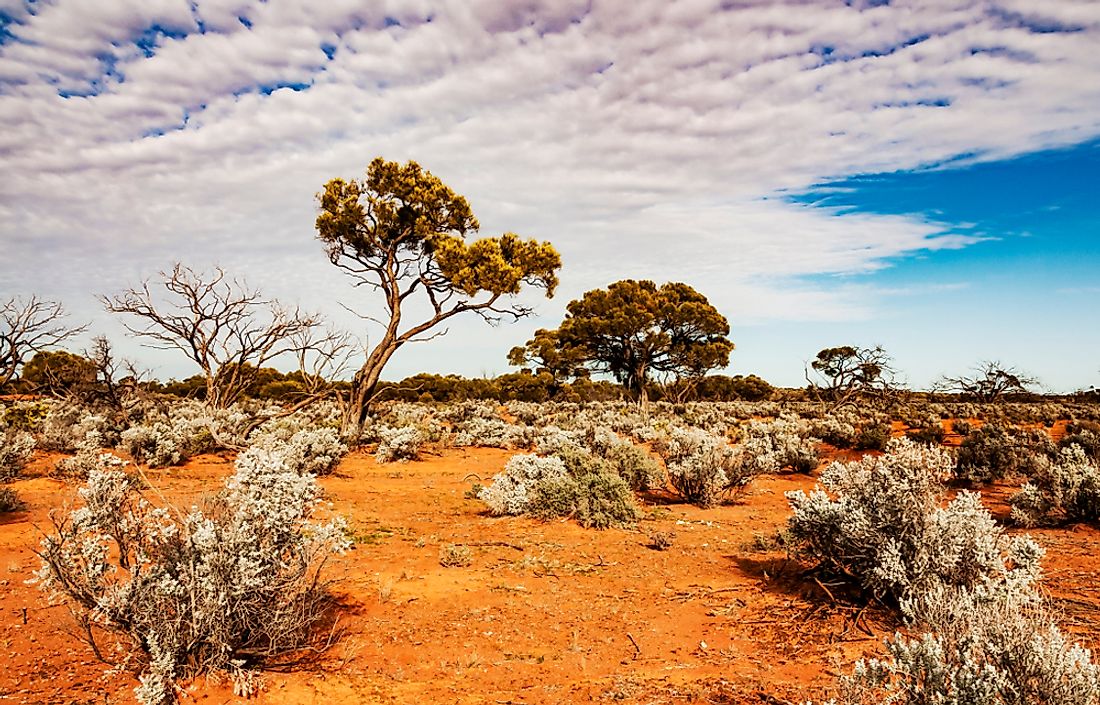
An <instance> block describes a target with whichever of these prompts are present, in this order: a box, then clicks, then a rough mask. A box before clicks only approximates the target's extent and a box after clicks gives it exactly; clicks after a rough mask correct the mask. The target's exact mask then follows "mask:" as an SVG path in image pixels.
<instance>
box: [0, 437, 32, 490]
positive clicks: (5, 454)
mask: <svg viewBox="0 0 1100 705" xmlns="http://www.w3.org/2000/svg"><path fill="white" fill-rule="evenodd" d="M32 455H34V436H32V435H31V434H29V433H26V432H25V431H6V432H4V433H0V482H8V481H9V480H13V479H15V478H16V477H18V476H19V473H21V472H22V471H23V466H24V465H26V464H27V461H28V460H30V459H31V456H32Z"/></svg>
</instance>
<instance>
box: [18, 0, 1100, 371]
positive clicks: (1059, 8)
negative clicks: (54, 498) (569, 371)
mask: <svg viewBox="0 0 1100 705" xmlns="http://www.w3.org/2000/svg"><path fill="white" fill-rule="evenodd" d="M0 8H2V11H3V12H4V13H5V14H6V15H7V16H9V17H11V18H12V19H13V20H14V22H13V23H12V24H10V25H9V28H8V29H9V31H10V32H11V33H12V34H14V35H15V37H16V39H15V40H9V41H7V42H6V43H4V44H3V45H2V46H0V168H2V169H3V174H4V178H3V179H2V180H0V229H2V230H3V237H4V244H5V245H7V251H8V256H7V257H6V258H5V259H4V260H3V263H2V264H0V288H3V289H5V290H6V289H9V288H10V289H12V290H21V291H30V290H35V291H44V290H48V289H53V290H55V291H57V292H59V293H60V294H65V295H66V296H77V295H83V294H84V293H85V292H87V291H103V290H106V289H109V288H111V287H115V288H117V286H118V285H121V284H124V283H128V282H130V281H132V280H133V279H134V278H135V277H136V276H137V274H139V273H145V274H148V273H151V272H153V271H155V270H156V269H157V268H160V267H163V266H165V265H167V264H168V262H169V261H170V260H172V259H176V258H179V259H184V260H188V261H194V260H197V261H196V262H195V263H196V264H197V265H199V266H201V265H202V264H204V263H208V262H213V261H221V262H223V263H225V264H226V265H227V266H228V265H229V264H231V263H232V264H237V265H239V266H240V267H242V268H243V269H245V270H247V272H248V274H249V276H250V278H251V279H252V280H253V281H254V282H255V283H257V284H262V285H264V286H265V288H267V289H272V290H275V291H276V292H277V293H284V294H289V295H291V296H300V297H302V298H304V299H312V300H313V301H314V302H315V303H316V304H317V305H322V306H323V305H324V304H326V303H329V302H330V300H331V298H332V297H334V296H339V295H342V294H339V293H337V292H338V290H339V291H342V290H340V289H339V286H340V285H338V284H331V283H325V284H323V285H321V284H318V283H317V282H318V281H321V280H326V278H328V279H331V278H332V277H333V276H334V272H331V271H328V269H326V268H327V264H326V263H325V262H324V258H323V257H322V256H321V255H320V251H319V248H318V247H317V246H316V244H315V243H314V242H313V241H312V219H313V216H314V203H313V200H312V198H313V194H314V193H315V192H316V191H317V190H319V188H320V186H321V185H322V183H323V182H324V181H325V180H326V179H328V178H330V177H332V176H336V175H342V176H354V175H357V174H359V173H361V171H362V169H363V167H364V166H365V165H366V164H367V163H368V162H369V161H370V159H371V158H372V157H373V156H375V155H379V154H381V155H384V156H386V157H387V158H391V159H402V160H403V159H409V158H414V159H417V160H418V161H420V162H421V163H422V164H424V165H425V166H427V167H428V168H430V169H431V170H432V171H434V172H436V173H437V174H439V175H440V176H441V177H443V178H444V180H445V181H446V182H447V183H449V184H450V185H452V186H453V187H454V188H456V190H458V191H460V192H462V193H464V194H466V195H468V196H469V198H470V200H471V202H472V204H473V205H474V208H475V211H476V212H477V213H478V215H479V216H480V218H481V220H482V223H483V225H484V226H485V227H484V229H485V231H486V232H490V233H492V232H499V231H501V230H505V229H510V230H516V231H518V232H521V233H524V234H529V235H532V236H536V237H539V238H543V239H550V240H552V241H553V242H554V243H555V244H557V245H558V246H559V248H560V249H561V250H562V251H563V253H564V255H565V257H566V269H565V271H564V272H563V293H562V297H561V298H560V299H559V300H556V301H555V303H554V304H552V305H549V304H548V305H546V306H544V310H545V311H546V312H547V314H546V315H547V316H549V317H553V316H554V315H559V314H560V310H561V308H562V306H563V305H564V301H567V300H568V296H570V295H573V294H575V293H579V292H580V291H583V290H584V289H586V288H590V287H593V286H599V285H602V284H605V283H607V282H609V281H612V280H614V279H617V278H622V277H629V276H646V277H652V278H655V279H684V280H687V281H690V282H692V283H693V284H696V285H697V286H698V288H699V289H700V290H702V291H704V292H705V293H707V294H708V295H710V296H711V298H712V299H714V300H715V301H716V302H717V303H719V304H720V306H721V307H722V308H723V310H724V311H726V312H727V313H728V314H729V315H730V317H731V318H734V317H738V318H739V319H740V320H771V319H777V318H778V319H789V320H799V319H830V320H832V319H853V318H861V317H867V316H871V315H873V314H874V310H875V302H876V299H877V298H878V296H877V295H876V294H875V293H874V290H873V289H872V288H869V287H865V286H859V285H853V284H852V279H851V277H850V276H848V275H853V274H860V273H867V272H871V271H874V270H876V269H878V268H881V267H883V266H888V265H889V263H890V262H892V261H895V260H896V259H897V258H901V257H906V256H912V255H914V254H920V253H927V252H931V251H936V250H940V249H944V248H953V247H962V246H965V245H967V244H969V243H971V242H973V241H974V238H973V237H969V236H967V235H965V234H959V233H965V232H966V230H965V228H963V229H959V228H955V229H953V228H952V227H951V225H950V224H942V223H937V222H933V221H930V220H928V219H927V218H923V217H910V218H906V217H881V216H872V215H858V214H851V213H847V214H845V213H840V212H837V211H833V210H827V209H821V208H811V207H807V206H798V205H792V204H789V203H786V202H785V201H783V200H781V199H774V198H773V199H768V197H769V196H772V195H774V194H775V193H777V192H778V191H780V190H782V189H797V188H803V187H806V186H808V185H811V184H813V183H815V182H818V181H821V180H823V179H828V178H834V177H842V176H845V175H850V174H856V173H867V172H878V171H890V170H897V169H909V168H913V167H917V166H920V165H927V164H933V163H937V162H939V161H942V160H945V159H949V158H955V157H958V156H960V155H967V154H978V155H980V156H979V158H999V157H1004V156H1008V155H1013V154H1019V153H1024V152H1028V151H1032V150H1037V149H1041V148H1046V147H1053V146H1059V145H1065V144H1072V143H1075V142H1078V141H1081V140H1084V139H1088V138H1092V137H1095V136H1096V135H1098V134H1100V53H1098V52H1096V51H1095V46H1096V45H1097V40H1098V34H1100V5H1097V4H1096V3H1093V2H1068V1H1060V2H1051V3H1043V4H1042V5H1038V4H1035V3H1030V2H1024V1H1023V0H1012V1H1007V0H1005V1H1001V2H993V3H990V2H977V1H974V2H935V1H933V0H929V1H927V2H910V3H904V4H899V5H897V6H885V5H884V6H877V7H870V8H865V9H863V10H862V11H861V9H860V8H859V7H842V6H839V5H838V4H835V3H825V2H797V1H794V0H792V1H791V2H788V3H774V2H759V3H755V4H753V3H738V4H735V5H731V4H729V3H720V2H716V1H699V0H693V1H692V2H676V3H668V2H664V0H652V1H651V2H637V1H634V2H600V1H599V0H592V1H591V2H587V1H583V2H582V1H572V2H537V1H534V0H532V1H526V2H520V3H499V2H491V1H489V0H486V1H484V2H476V3H471V2H452V3H436V2H413V3H407V2H401V3H398V2H389V3H369V4H364V3H362V2H358V1H356V0H340V1H338V2H325V3H316V2H305V1H304V0H302V1H300V2H290V1H289V0H284V1H281V2H278V3H263V2H258V1H252V2H245V1H242V0H220V1H218V2H210V1H207V0H201V1H200V2H198V3H196V7H194V8H192V7H191V3H189V2H186V1H184V0H157V1H156V2H151V1H149V2H146V1H142V2H138V1H136V0H135V1H133V2H122V1H121V0H111V1H108V0H103V1H101V2H95V3H88V2H84V1H83V0H56V1H55V2H53V3H40V4H39V6H38V8H39V9H35V10H34V11H33V12H29V11H27V9H26V8H27V6H24V5H21V4H19V3H11V2H5V3H4V4H3V5H0ZM241 18H243V21H242V19H241ZM200 24H201V26H202V27H203V28H204V29H205V33H200V32H199V26H200ZM154 25H156V26H160V27H161V28H164V29H168V30H171V31H172V32H178V33H183V34H186V36H182V37H178V36H163V35H160V36H157V37H156V38H155V46H154V47H152V48H151V53H152V56H151V57H148V58H147V57H146V56H145V53H144V52H142V51H139V50H138V48H137V47H136V46H135V45H134V44H133V41H134V39H135V38H136V37H138V36H139V35H141V33H142V32H143V31H145V30H149V29H150V28H151V27H153V26H154ZM1058 28H1063V29H1067V30H1068V29H1072V30H1074V31H1060V32H1055V31H1048V30H1051V29H1058ZM1040 29H1041V30H1043V31H1037V30H1040ZM1033 30H1036V31H1033ZM326 52H327V53H326ZM328 54H332V57H331V59H330V58H329V56H328ZM105 57H111V59H110V61H106V60H105ZM108 68H110V69H111V70H110V71H107V69H108ZM288 84H299V85H305V86H308V88H307V89H305V90H299V91H295V90H292V89H290V88H283V89H279V90H272V89H274V88H275V87H276V86H279V85H288ZM59 90H60V91H71V90H76V91H78V92H90V93H91V95H88V96H86V97H70V98H68V99H65V98H62V97H60V96H59ZM265 90H267V91H270V94H265V92H264V91H265ZM160 132H164V133H165V134H163V135H161V136H156V135H157V133H160ZM44 251H48V252H49V253H50V255H51V256H50V257H43V256H42V253H43V252H44ZM104 258H106V259H104ZM62 270H63V271H65V272H67V273H68V276H67V278H66V280H65V281H57V280H54V279H52V278H51V277H50V276H49V275H52V274H55V273H57V272H58V271H62ZM821 275H837V277H838V278H836V279H835V281H834V280H828V279H822V278H821ZM269 282H270V284H269ZM280 290H281V291H280ZM323 307H324V308H326V309H328V308H330V307H329V306H323ZM547 322H551V323H552V322H553V321H547ZM471 330H473V329H471ZM474 335H475V334H474V333H470V337H471V338H472V337H473V336H474ZM518 335H519V334H510V335H508V336H502V337H507V338H508V340H507V341H505V342H504V343H502V346H503V347H504V349H506V348H507V346H508V344H510V343H511V342H514V341H513V340H512V338H514V337H517V336H518ZM462 340H463V339H462V338H461V336H460V337H459V339H458V340H456V341H453V342H452V344H454V345H458V346H460V347H461V345H462V344H463V343H462Z"/></svg>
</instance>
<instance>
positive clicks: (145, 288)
mask: <svg viewBox="0 0 1100 705" xmlns="http://www.w3.org/2000/svg"><path fill="white" fill-rule="evenodd" d="M161 277H162V279H163V282H162V284H163V286H164V288H165V290H166V291H167V295H166V296H163V297H158V296H154V294H153V293H152V291H150V288H149V283H148V282H144V283H143V284H142V285H141V287H140V288H132V289H128V290H126V291H124V292H122V293H121V294H118V295H117V296H113V297H107V296H104V297H101V301H102V302H103V304H104V307H105V308H106V309H107V310H108V311H110V312H111V313H121V314H126V315H129V316H132V317H135V318H137V319H138V323H137V324H130V323H124V324H123V325H125V326H126V329H127V330H128V331H130V333H131V334H133V335H135V336H137V337H139V338H143V339H145V340H147V341H152V343H151V345H152V346H153V347H161V348H175V349H178V350H180V351H182V352H183V353H184V354H186V355H187V356H188V358H189V359H191V360H192V361H194V362H195V364H196V365H198V366H199V369H200V370H202V373H203V375H204V376H205V377H206V389H207V396H206V402H207V404H208V405H210V406H211V407H213V408H225V407H227V406H229V405H231V404H233V403H234V402H235V401H238V400H239V399H240V398H241V396H242V395H243V394H244V392H245V390H246V389H247V388H248V387H249V385H250V384H251V383H252V382H253V381H254V380H255V379H256V375H257V374H258V372H259V369H260V368H261V367H263V366H264V365H265V364H267V363H269V362H270V361H271V360H273V359H274V358H276V357H279V356H280V355H283V354H286V353H295V352H296V351H299V350H301V349H302V340H301V339H299V338H296V337H297V336H302V335H308V334H311V333H312V332H313V331H315V330H316V329H318V328H319V327H320V326H321V323H322V322H321V319H320V316H318V315H316V314H309V313H304V312H302V310H301V309H299V308H297V307H295V308H293V309H292V308H288V307H285V306H283V305H282V304H280V303H279V302H278V301H274V300H268V299H265V298H264V297H263V296H262V295H261V294H260V292H259V291H258V290H254V289H250V288H249V287H248V286H247V285H246V284H245V283H244V282H242V281H240V280H237V279H230V278H228V277H227V276H226V274H225V272H224V270H222V269H220V268H216V269H215V270H214V271H213V272H212V273H209V274H207V273H204V272H196V271H195V270H192V269H191V268H189V267H185V266H184V265H182V264H179V263H176V264H175V265H174V266H173V267H172V270H171V271H170V272H161Z"/></svg>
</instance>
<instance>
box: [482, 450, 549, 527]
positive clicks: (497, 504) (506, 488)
mask: <svg viewBox="0 0 1100 705" xmlns="http://www.w3.org/2000/svg"><path fill="white" fill-rule="evenodd" d="M565 475H566V469H565V463H564V462H562V461H561V459H560V458H555V457H545V458H544V457H540V456H537V455H527V454H521V455H513V456H512V457H511V458H509V459H508V462H507V464H505V466H504V471H503V472H500V473H498V474H496V475H495V476H493V481H492V484H490V485H489V486H487V487H482V488H481V491H480V492H479V493H478V498H479V499H480V500H481V501H482V502H485V504H487V505H488V506H489V511H490V512H491V513H492V514H494V515H496V516H502V515H519V514H523V513H525V512H526V511H527V509H528V502H529V494H530V492H531V490H532V489H534V487H535V485H536V484H538V483H540V482H544V481H547V480H551V479H557V478H562V477H565Z"/></svg>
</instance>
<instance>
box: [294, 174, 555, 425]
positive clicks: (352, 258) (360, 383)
mask: <svg viewBox="0 0 1100 705" xmlns="http://www.w3.org/2000/svg"><path fill="white" fill-rule="evenodd" d="M318 199H319V201H320V210H321V212H320V214H319V215H318V216H317V223H316V226H317V235H318V238H319V239H320V240H321V242H322V243H323V244H324V246H325V251H326V252H327V254H328V256H329V260H330V261H331V262H332V263H333V264H334V265H336V266H337V267H339V268H340V269H342V270H343V271H344V272H345V273H346V274H347V275H349V276H350V277H352V278H353V279H354V280H355V283H356V285H357V286H359V285H362V286H366V287H369V288H371V289H373V290H374V291H376V292H378V293H379V294H381V298H382V304H383V307H384V309H385V315H384V316H382V317H381V318H372V319H371V320H374V321H375V322H376V323H378V324H380V325H381V326H382V327H383V329H384V330H383V333H382V335H381V337H380V338H378V342H377V343H376V344H375V345H374V347H373V348H372V349H371V350H370V352H369V353H368V354H367V359H366V361H365V362H364V364H363V366H362V367H361V368H360V369H359V371H358V372H356V373H355V377H354V379H353V380H352V387H351V392H350V397H349V399H348V404H347V407H346V410H345V413H344V419H343V424H342V425H343V432H344V434H345V435H346V436H348V437H356V436H358V435H359V432H360V429H361V427H362V424H363V422H364V420H365V419H366V416H367V413H368V410H369V406H370V403H371V401H372V399H373V398H374V396H375V392H376V390H377V388H378V381H379V379H380V378H381V374H382V370H383V368H384V367H385V366H386V364H387V363H388V362H389V360H390V358H391V357H393V355H394V353H396V352H397V351H398V350H399V349H400V348H401V347H402V346H403V345H405V344H406V343H410V342H413V341H416V340H422V339H425V336H426V337H427V338H429V339H430V338H434V337H436V335H441V334H442V333H445V332H446V331H445V330H443V331H438V332H436V333H433V334H431V335H426V334H428V333H429V331H432V330H433V329H435V328H437V327H438V326H439V325H440V324H441V323H443V322H445V321H447V320H448V319H450V318H452V317H453V316H456V315H458V314H461V313H466V312H471V313H474V314H477V315H479V316H481V317H482V318H483V319H485V320H486V321H487V322H489V323H493V324H495V323H497V322H499V321H500V320H501V318H502V317H504V316H509V317H512V318H520V317H523V316H526V315H528V314H529V313H530V311H531V310H530V308H529V307H526V306H523V305H520V304H518V303H515V302H512V303H510V304H506V303H505V298H506V297H511V296H513V295H515V294H518V293H520V291H521V289H522V288H523V287H524V286H531V287H537V288H541V289H544V290H545V291H546V296H547V297H550V296H552V295H553V293H554V288H555V287H556V286H557V283H558V278H557V271H558V269H560V267H561V258H560V256H559V255H558V253H557V252H556V251H555V250H554V248H553V247H552V246H551V245H550V243H547V242H543V243H539V242H536V241H534V240H522V239H520V237H519V236H517V235H516V234H514V233H505V234H503V235H502V236H500V237H495V238H481V239H478V240H474V241H473V242H466V240H465V238H466V235H467V234H469V233H473V232H477V230H478V228H479V227H480V226H479V224H478V222H477V219H476V218H475V217H474V215H473V213H472V212H471V210H470V206H469V204H468V203H467V202H466V199H465V198H463V197H462V196H460V195H458V194H456V193H455V192H454V191H452V190H451V189H450V188H449V187H448V186H447V185H446V184H444V183H443V182H442V181H441V180H440V179H439V178H438V177H436V176H434V175H433V174H432V173H431V172H429V171H426V170H424V169H422V168H421V167H420V165H419V164H417V163H416V162H413V161H410V162H407V163H405V164H399V163H397V162H389V161H386V160H384V159H382V158H376V159H375V160H374V161H372V162H371V163H370V166H368V167H367V174H366V178H365V179H362V180H350V181H345V180H344V179H333V180H331V181H329V182H328V183H327V184H325V188H324V191H322V192H321V193H320V194H319V196H318ZM414 296H416V297H418V298H419V299H420V300H421V301H422V302H426V303H427V305H428V307H429V312H428V314H427V317H426V318H421V319H419V320H417V321H416V322H414V323H411V324H410V323H407V322H404V321H403V320H402V316H403V314H404V313H405V311H406V309H407V307H408V305H409V299H410V297H414Z"/></svg>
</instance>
